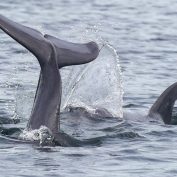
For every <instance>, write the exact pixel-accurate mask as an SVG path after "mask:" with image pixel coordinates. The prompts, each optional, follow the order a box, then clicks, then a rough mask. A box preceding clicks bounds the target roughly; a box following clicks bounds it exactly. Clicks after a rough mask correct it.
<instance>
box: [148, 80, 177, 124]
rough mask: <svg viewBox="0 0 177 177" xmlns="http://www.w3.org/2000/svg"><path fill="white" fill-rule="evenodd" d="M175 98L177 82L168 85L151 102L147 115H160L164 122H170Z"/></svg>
mask: <svg viewBox="0 0 177 177" xmlns="http://www.w3.org/2000/svg"><path fill="white" fill-rule="evenodd" d="M176 100H177V82H176V83H174V84H172V85H171V86H170V87H168V88H167V89H166V90H165V91H164V92H163V93H162V94H161V95H160V97H159V98H158V99H157V101H156V102H155V103H154V104H153V106H152V107H151V109H150V111H149V116H150V117H153V116H154V115H160V117H161V118H162V119H163V121H164V123H165V124H171V120H172V111H173V107H174V104H175V101H176Z"/></svg>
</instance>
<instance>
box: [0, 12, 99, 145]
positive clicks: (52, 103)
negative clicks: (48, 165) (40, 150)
mask: <svg viewBox="0 0 177 177" xmlns="http://www.w3.org/2000/svg"><path fill="white" fill-rule="evenodd" d="M0 29H2V30H3V31H4V32H5V33H7V34H8V35H9V36H11V37H12V38H13V39H15V40H16V41H17V42H18V43H20V44H21V45H22V46H24V47H25V48H26V49H28V50H29V51H30V52H31V53H33V54H34V55H35V56H36V58H37V60H38V62H39V64H40V67H41V73H40V78H39V83H38V87H37V91H36V96H35V100H34V105H33V109H32V113H31V116H30V119H29V122H28V124H27V128H28V129H32V130H34V129H39V128H40V127H41V126H46V127H47V128H49V129H50V130H51V131H52V134H53V135H54V138H55V142H56V144H57V143H58V144H60V145H68V144H69V143H70V141H72V138H68V136H67V135H66V134H64V133H61V132H60V131H59V114H60V103H61V92H62V90H61V77H60V72H59V70H58V68H59V69H60V68H62V67H64V66H70V65H79V64H84V63H88V62H91V61H92V60H94V59H95V58H96V57H97V56H98V54H99V48H98V46H97V44H96V43H95V42H89V43H86V44H75V43H70V42H66V41H63V40H60V39H57V38H55V37H53V36H49V35H42V34H41V33H40V32H38V31H36V30H34V29H32V28H29V27H25V26H23V25H20V24H18V23H16V22H13V21H11V20H9V19H7V18H6V17H4V16H2V15H0ZM68 139H69V140H68Z"/></svg>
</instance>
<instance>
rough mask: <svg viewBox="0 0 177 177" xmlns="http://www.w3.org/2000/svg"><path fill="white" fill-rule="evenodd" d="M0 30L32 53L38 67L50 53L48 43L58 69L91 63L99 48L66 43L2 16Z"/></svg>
mask: <svg viewBox="0 0 177 177" xmlns="http://www.w3.org/2000/svg"><path fill="white" fill-rule="evenodd" d="M0 29H2V30H3V31H4V32H5V33H7V34H8V35H9V36H11V37H12V38H13V39H14V40H16V41H17V42H18V43H20V44H21V45H23V46H24V47H25V48H26V49H28V50H29V51H30V52H31V53H33V54H34V55H35V56H36V57H37V59H38V60H39V63H40V65H42V64H43V62H45V60H46V57H47V56H49V54H50V52H51V45H50V43H52V44H53V45H54V47H55V50H56V54H57V64H58V67H59V68H61V67H64V66H69V65H79V64H85V63H88V62H91V61H92V60H94V59H95V58H96V57H97V56H98V54H99V47H98V45H97V44H96V43H95V42H89V43H86V44H76V43H71V42H66V41H63V40H60V39H58V38H55V37H53V36H50V35H47V34H46V35H43V34H42V33H40V32H39V31H37V30H34V29H32V28H29V27H26V26H23V25H21V24H19V23H16V22H14V21H12V20H10V19H8V18H6V17H4V16H3V15H0Z"/></svg>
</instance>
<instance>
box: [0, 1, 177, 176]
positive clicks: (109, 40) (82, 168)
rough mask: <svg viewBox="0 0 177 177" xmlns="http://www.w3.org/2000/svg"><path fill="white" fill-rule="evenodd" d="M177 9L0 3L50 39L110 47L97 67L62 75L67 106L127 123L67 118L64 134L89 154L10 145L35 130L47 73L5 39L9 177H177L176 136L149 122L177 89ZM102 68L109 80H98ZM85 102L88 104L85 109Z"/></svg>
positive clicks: (163, 4) (1, 157)
mask: <svg viewBox="0 0 177 177" xmlns="http://www.w3.org/2000/svg"><path fill="white" fill-rule="evenodd" d="M176 9H177V3H176V1H174V0H168V1H167V0H156V1H153V0H148V1H144V0H142V1H140V0H135V1H130V0H109V1H106V0H102V1H101V0H90V1H86V0H78V1H74V0H53V1H47V0H43V1H36V0H28V1H21V0H13V1H12V0H6V1H3V2H0V13H1V14H3V15H5V16H6V17H8V18H10V19H12V20H14V21H17V22H19V23H22V24H24V25H27V26H30V27H33V28H36V29H38V30H40V31H42V32H43V33H47V34H52V35H54V36H57V37H58V38H61V39H64V40H68V41H73V42H82V41H83V42H84V41H89V40H94V41H96V42H98V43H99V46H100V48H102V46H103V45H104V46H103V48H102V50H101V52H100V55H99V58H98V60H95V63H94V62H93V63H91V64H90V65H88V66H87V65H86V66H85V65H84V66H80V67H76V68H72V69H71V68H66V69H63V71H62V72H63V77H64V80H63V85H64V86H63V87H64V88H63V89H65V90H64V91H63V103H62V106H66V105H70V104H71V105H72V106H82V105H84V106H88V108H89V109H90V110H92V107H91V106H92V103H93V105H95V106H99V105H100V106H101V107H104V106H105V108H107V109H108V110H109V111H110V112H111V113H114V115H117V117H119V118H104V117H100V116H97V117H94V116H89V115H88V114H85V113H84V112H83V111H82V110H81V109H70V112H67V111H64V112H62V113H61V129H62V130H63V131H64V132H66V133H68V134H70V135H71V136H73V137H75V138H77V139H87V140H94V142H95V143H90V144H87V145H85V146H83V147H47V146H44V147H43V146H40V145H36V144H33V143H23V142H22V141H17V140H16V139H14V140H12V139H9V138H8V137H7V135H9V136H11V137H16V136H17V135H16V132H17V130H19V129H22V130H23V129H24V128H25V127H26V124H27V121H28V119H29V115H30V110H31V106H32V102H33V98H34V94H35V89H36V85H37V81H38V77H39V71H40V68H39V65H38V63H37V61H36V59H35V57H33V56H32V55H31V54H30V53H29V52H28V51H26V49H24V48H23V47H21V46H20V45H19V44H18V43H16V42H15V41H14V40H12V39H11V38H10V37H8V36H7V35H6V34H4V33H3V32H0V123H1V125H0V129H1V135H0V161H1V164H0V176H2V177H10V176H19V177H21V176H23V177H27V176H28V177H33V176H34V177H40V176H42V177H44V176H47V177H48V176H51V177H53V176H57V177H58V176H61V177H64V176H77V177H78V176H88V177H92V176H96V177H98V176H100V177H104V176H105V177H107V176H113V177H114V176H121V177H124V176H125V177H129V176H131V177H141V176H142V177H143V176H153V177H154V176H155V177H159V176H164V177H168V176H169V177H171V176H177V169H176V161H177V149H176V146H177V126H176V125H164V124H163V122H162V121H158V120H153V119H148V118H147V117H146V115H147V114H148V110H149V109H150V107H151V105H152V104H153V103H154V102H155V100H156V99H157V98H158V96H159V95H160V94H161V93H162V92H163V91H164V90H165V89H166V88H167V87H168V86H170V85H171V84H173V83H174V82H176V78H177V69H176V56H177V54H176V53H177V47H176V46H177V40H176V38H177V34H176V29H177V22H176V17H177V12H176ZM110 46H111V47H110ZM98 66H100V68H101V69H100V71H102V72H100V73H101V74H100V73H99V74H100V75H97V74H95V73H97V71H98V70H99V67H98ZM85 68H86V69H85ZM120 68H121V70H120ZM83 71H84V72H83ZM71 74H72V76H73V77H72V78H70V79H67V78H69V77H65V76H71ZM82 74H83V76H84V77H81V76H82ZM95 75H96V76H98V77H96V76H95ZM110 75H111V76H112V77H110V78H109V76H110ZM108 78H109V79H108ZM111 78H112V79H111ZM92 81H93V83H98V87H96V88H97V89H100V91H99V90H97V91H95V90H94V85H90V84H92ZM88 82H89V84H88V85H87V84H86V83H88ZM68 83H69V84H68ZM101 86H103V87H101ZM73 88H74V89H73ZM87 88H89V90H91V93H93V95H92V94H90V93H86V91H85V90H87ZM122 88H123V90H122ZM123 92H124V94H123V95H122V93H123ZM79 93H80V94H81V95H82V99H81V102H82V104H78V105H77V103H78V102H79V101H78V95H79ZM88 94H90V97H89V98H91V99H90V100H88V99H87V98H88ZM68 95H69V96H68ZM107 95H108V96H107ZM122 96H123V97H122ZM122 100H123V101H122ZM104 103H105V104H104ZM5 135H6V136H5Z"/></svg>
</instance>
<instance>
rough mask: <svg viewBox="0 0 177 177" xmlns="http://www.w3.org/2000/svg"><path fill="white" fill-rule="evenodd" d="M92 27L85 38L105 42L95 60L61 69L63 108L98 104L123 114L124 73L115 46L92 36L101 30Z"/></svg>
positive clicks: (90, 109)
mask: <svg viewBox="0 0 177 177" xmlns="http://www.w3.org/2000/svg"><path fill="white" fill-rule="evenodd" d="M95 29H96V27H94V29H91V34H92V35H91V37H90V38H89V37H88V36H89V35H88V33H89V32H88V31H89V30H86V34H84V35H83V36H84V37H83V38H86V36H87V37H88V38H87V41H88V39H90V40H94V41H96V42H97V43H98V44H99V46H103V45H104V47H103V49H102V50H101V51H100V55H99V57H98V58H97V59H96V60H94V61H93V62H91V63H89V64H85V65H81V66H74V67H70V68H71V69H70V68H69V67H68V68H66V69H63V70H62V79H63V88H64V89H63V97H62V109H65V108H66V107H67V106H73V107H85V108H87V110H89V111H91V112H94V111H95V110H96V108H104V109H107V110H108V111H109V112H110V113H111V114H112V115H113V116H115V117H123V111H122V104H123V99H122V97H123V89H122V74H121V69H120V64H119V57H118V54H117V51H116V49H115V48H114V47H113V46H112V45H110V44H109V43H108V42H107V41H105V40H103V38H101V37H100V36H98V37H93V36H94V35H93V34H94V33H93V31H94V32H95V33H98V31H99V30H95Z"/></svg>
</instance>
